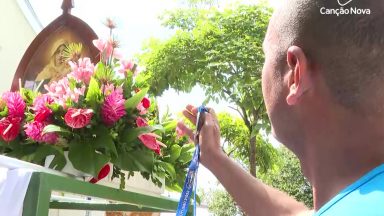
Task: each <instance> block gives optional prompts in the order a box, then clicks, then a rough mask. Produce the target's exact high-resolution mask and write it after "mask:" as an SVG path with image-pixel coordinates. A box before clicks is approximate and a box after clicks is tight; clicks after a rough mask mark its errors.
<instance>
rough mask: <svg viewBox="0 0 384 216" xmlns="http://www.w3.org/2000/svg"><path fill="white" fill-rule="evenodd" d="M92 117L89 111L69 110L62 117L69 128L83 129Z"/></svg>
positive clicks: (91, 111) (91, 112)
mask: <svg viewBox="0 0 384 216" xmlns="http://www.w3.org/2000/svg"><path fill="white" fill-rule="evenodd" d="M92 115H93V110H91V109H75V108H69V109H68V111H67V113H66V114H65V116H64V120H65V123H66V124H67V125H68V126H69V127H71V128H83V127H85V126H87V125H88V124H89V122H90V121H91V118H92Z"/></svg>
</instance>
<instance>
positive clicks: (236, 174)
mask: <svg viewBox="0 0 384 216" xmlns="http://www.w3.org/2000/svg"><path fill="white" fill-rule="evenodd" d="M183 114H184V115H185V117H187V118H188V119H189V120H190V121H191V122H192V123H194V124H196V115H197V109H196V108H195V107H193V106H191V105H189V106H187V108H186V109H185V110H184V111H183ZM178 127H179V128H180V129H181V130H182V131H184V132H185V133H186V134H188V135H189V137H191V139H193V138H194V134H193V131H192V130H190V129H189V128H187V127H186V126H185V125H184V124H182V123H179V125H178ZM199 141H200V147H201V154H200V159H201V162H202V164H203V165H204V166H206V167H207V168H208V169H209V170H211V172H212V173H213V174H214V175H215V176H216V177H217V178H218V180H219V181H220V182H221V184H222V185H223V186H224V187H225V189H226V190H227V191H228V192H229V193H230V194H231V196H232V197H233V198H234V200H235V201H236V203H237V204H238V205H239V206H240V207H241V209H242V210H243V211H245V212H246V213H247V215H255V216H264V215H265V216H275V215H276V216H280V215H282V216H284V215H287V216H288V215H289V216H291V215H292V216H293V215H294V216H304V215H305V216H307V215H311V212H310V211H309V210H308V208H306V206H305V205H304V204H302V203H300V202H298V201H296V200H295V199H294V198H292V197H290V196H288V195H287V194H285V193H283V192H281V191H279V190H277V189H275V188H272V187H270V186H268V185H266V184H264V183H262V182H261V181H259V180H257V179H256V178H254V177H253V176H251V175H250V174H249V173H248V172H246V171H245V170H243V169H242V168H241V167H240V166H239V165H238V164H236V163H235V162H234V161H233V160H232V159H230V158H229V157H228V156H227V155H226V154H225V153H224V152H223V151H222V150H221V146H220V129H219V124H218V121H217V117H216V115H215V113H214V111H213V110H212V109H210V111H209V113H206V114H205V119H204V124H203V126H202V129H201V131H200V137H199Z"/></svg>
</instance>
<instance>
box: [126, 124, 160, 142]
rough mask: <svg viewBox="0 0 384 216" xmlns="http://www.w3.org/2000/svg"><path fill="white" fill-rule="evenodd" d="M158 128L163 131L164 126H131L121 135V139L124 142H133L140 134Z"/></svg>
mask: <svg viewBox="0 0 384 216" xmlns="http://www.w3.org/2000/svg"><path fill="white" fill-rule="evenodd" d="M156 130H159V131H163V127H162V126H161V125H155V126H147V127H139V128H129V129H126V130H125V131H124V133H122V134H121V135H120V137H121V139H122V140H123V141H124V142H128V143H129V142H132V141H134V140H135V139H136V138H137V137H138V136H139V135H141V134H144V133H152V132H154V131H156Z"/></svg>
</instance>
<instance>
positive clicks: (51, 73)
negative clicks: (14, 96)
mask: <svg viewBox="0 0 384 216" xmlns="http://www.w3.org/2000/svg"><path fill="white" fill-rule="evenodd" d="M73 7H74V4H73V0H63V4H62V6H61V8H62V9H63V14H62V15H61V16H59V17H58V18H57V19H55V20H54V21H53V22H51V23H50V24H49V25H48V26H47V27H45V28H44V29H43V30H42V31H41V32H40V33H39V34H38V35H37V36H36V38H35V39H34V40H33V41H32V43H31V44H30V45H29V47H28V49H27V51H26V52H25V53H24V56H23V58H22V59H21V61H20V63H19V66H18V68H17V70H16V73H15V76H14V78H13V82H12V86H11V90H12V91H16V90H18V89H19V80H21V82H20V83H21V85H22V86H23V87H25V88H32V87H33V85H35V84H36V83H37V82H40V80H46V81H47V82H49V81H50V80H54V79H56V78H58V77H60V76H63V75H64V74H66V73H68V72H69V66H68V63H67V62H64V61H63V57H62V55H61V52H62V51H63V47H65V45H67V44H69V43H82V44H83V53H82V56H83V57H84V56H87V57H90V58H91V59H92V60H93V62H95V60H96V57H97V55H98V50H97V49H96V48H95V47H94V46H93V44H92V40H94V39H97V35H96V33H95V32H94V31H93V30H92V28H91V27H90V26H89V25H88V24H86V23H85V22H84V21H82V20H81V19H79V18H77V17H75V16H73V15H71V9H72V8H73Z"/></svg>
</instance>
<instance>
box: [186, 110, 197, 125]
mask: <svg viewBox="0 0 384 216" xmlns="http://www.w3.org/2000/svg"><path fill="white" fill-rule="evenodd" d="M183 115H184V116H185V117H186V118H187V119H188V120H189V121H191V122H192V124H194V125H196V116H195V115H193V114H192V113H191V112H189V111H188V110H183Z"/></svg>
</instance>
